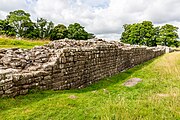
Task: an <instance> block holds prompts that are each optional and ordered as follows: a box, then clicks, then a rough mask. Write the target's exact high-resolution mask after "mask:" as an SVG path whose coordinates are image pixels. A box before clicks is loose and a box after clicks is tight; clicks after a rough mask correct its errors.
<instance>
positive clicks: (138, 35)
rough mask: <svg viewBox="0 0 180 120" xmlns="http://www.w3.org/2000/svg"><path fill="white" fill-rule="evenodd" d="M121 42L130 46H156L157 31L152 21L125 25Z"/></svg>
mask: <svg viewBox="0 0 180 120" xmlns="http://www.w3.org/2000/svg"><path fill="white" fill-rule="evenodd" d="M123 28H124V32H123V33H122V36H121V41H122V42H124V43H129V44H136V45H147V46H156V44H155V43H156V37H155V34H156V29H155V28H154V27H153V24H152V22H151V21H143V22H142V23H135V24H125V25H124V26H123Z"/></svg>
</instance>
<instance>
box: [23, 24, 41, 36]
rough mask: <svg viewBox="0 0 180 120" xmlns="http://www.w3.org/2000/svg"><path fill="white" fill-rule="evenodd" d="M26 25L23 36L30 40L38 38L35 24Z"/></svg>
mask: <svg viewBox="0 0 180 120" xmlns="http://www.w3.org/2000/svg"><path fill="white" fill-rule="evenodd" d="M26 25H27V26H28V29H27V30H26V32H25V33H24V35H23V36H24V37H26V38H30V39H37V38H39V29H38V28H37V27H36V24H35V23H33V22H29V24H26Z"/></svg>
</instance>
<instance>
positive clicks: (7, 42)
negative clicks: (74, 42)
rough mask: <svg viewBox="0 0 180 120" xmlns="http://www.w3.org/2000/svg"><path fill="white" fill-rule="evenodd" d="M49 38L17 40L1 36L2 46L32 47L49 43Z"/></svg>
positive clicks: (0, 43)
mask: <svg viewBox="0 0 180 120" xmlns="http://www.w3.org/2000/svg"><path fill="white" fill-rule="evenodd" d="M48 43H49V41H47V40H17V39H11V38H0V48H24V49H30V48H33V47H34V46H41V45H44V44H48Z"/></svg>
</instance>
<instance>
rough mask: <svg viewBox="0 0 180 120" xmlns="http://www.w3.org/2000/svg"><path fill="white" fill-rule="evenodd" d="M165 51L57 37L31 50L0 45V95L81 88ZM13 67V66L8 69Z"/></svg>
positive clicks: (118, 43) (161, 48)
mask: <svg viewBox="0 0 180 120" xmlns="http://www.w3.org/2000/svg"><path fill="white" fill-rule="evenodd" d="M164 53H165V48H163V47H159V48H148V47H140V46H128V45H123V44H122V43H120V42H106V41H103V40H98V39H95V40H87V41H82V40H79V41H75V40H68V39H65V40H59V41H53V42H51V43H49V44H48V45H44V46H37V47H34V48H33V49H31V50H23V49H18V48H16V49H3V50H1V49H0V91H5V92H1V94H2V95H1V94H0V96H16V95H19V94H26V93H27V92H28V90H29V89H33V88H39V89H43V90H44V89H53V90H59V89H62V90H63V89H71V88H83V87H86V86H87V85H90V84H92V83H94V82H96V81H98V80H100V79H102V78H104V77H107V76H111V75H114V74H116V73H118V72H120V71H123V70H126V69H128V68H131V67H133V66H135V65H138V64H140V63H143V62H145V61H147V60H150V59H152V58H155V57H157V56H160V55H162V54H164ZM12 68H13V69H12Z"/></svg>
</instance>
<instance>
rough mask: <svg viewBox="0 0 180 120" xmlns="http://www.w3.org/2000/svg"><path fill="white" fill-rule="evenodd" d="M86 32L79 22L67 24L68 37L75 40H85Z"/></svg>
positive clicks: (86, 37)
mask: <svg viewBox="0 0 180 120" xmlns="http://www.w3.org/2000/svg"><path fill="white" fill-rule="evenodd" d="M88 35H89V34H88V33H87V32H86V31H85V30H84V27H82V26H81V25H80V24H79V23H74V24H70V25H69V26H68V38H69V39H76V40H87V39H88Z"/></svg>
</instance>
